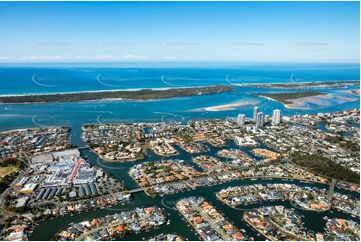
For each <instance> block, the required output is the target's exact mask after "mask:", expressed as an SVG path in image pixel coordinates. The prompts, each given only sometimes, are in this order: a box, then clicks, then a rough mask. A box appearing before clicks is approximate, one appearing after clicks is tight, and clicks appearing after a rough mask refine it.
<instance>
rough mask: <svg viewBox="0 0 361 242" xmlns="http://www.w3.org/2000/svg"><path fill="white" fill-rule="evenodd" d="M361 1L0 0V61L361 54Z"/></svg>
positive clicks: (300, 58)
mask: <svg viewBox="0 0 361 242" xmlns="http://www.w3.org/2000/svg"><path fill="white" fill-rule="evenodd" d="M359 19H360V13H359V3H358V2H222V3H217V2H132V3H128V2H107V3H104V2H78V3H74V2H62V3H61V2H50V3H46V2H36V3H25V2H12V3H10V2H0V30H1V31H2V34H1V38H0V62H52V61H57V62H67V61H239V62H312V63H315V62H335V63H345V62H357V63H358V62H359V58H360V57H359V52H360V38H359V36H360V22H359V21H360V20H359Z"/></svg>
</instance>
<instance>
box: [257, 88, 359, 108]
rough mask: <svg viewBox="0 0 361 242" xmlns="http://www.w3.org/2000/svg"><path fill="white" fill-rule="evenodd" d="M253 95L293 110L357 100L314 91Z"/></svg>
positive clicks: (336, 94)
mask: <svg viewBox="0 0 361 242" xmlns="http://www.w3.org/2000/svg"><path fill="white" fill-rule="evenodd" d="M255 95H256V96H259V97H264V98H266V99H269V100H272V101H276V102H280V103H282V104H283V105H284V106H285V107H286V108H295V109H310V105H315V106H323V107H327V106H332V105H339V104H343V103H346V102H353V101H356V100H357V98H355V97H349V96H345V95H342V94H341V93H324V92H316V91H313V92H301V91H300V92H281V93H264V94H255Z"/></svg>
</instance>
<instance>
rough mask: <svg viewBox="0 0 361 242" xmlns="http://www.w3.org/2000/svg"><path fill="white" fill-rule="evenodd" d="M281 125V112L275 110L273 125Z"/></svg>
mask: <svg viewBox="0 0 361 242" xmlns="http://www.w3.org/2000/svg"><path fill="white" fill-rule="evenodd" d="M280 123H281V110H279V109H275V110H273V115H272V124H273V125H278V124H280Z"/></svg>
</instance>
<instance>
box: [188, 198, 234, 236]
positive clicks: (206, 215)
mask: <svg viewBox="0 0 361 242" xmlns="http://www.w3.org/2000/svg"><path fill="white" fill-rule="evenodd" d="M192 207H193V209H195V210H197V211H198V212H199V213H200V214H201V215H202V217H203V218H204V219H205V220H206V221H207V222H208V223H209V225H210V226H211V227H212V229H214V230H215V231H216V232H217V233H218V234H219V235H220V236H221V237H222V240H223V241H230V240H232V239H231V238H230V237H229V236H228V235H227V234H226V233H225V232H224V231H223V230H222V229H221V228H220V227H219V226H217V225H216V224H214V222H213V220H212V219H211V218H210V217H209V216H208V214H206V213H205V212H203V211H202V210H201V209H200V208H199V207H198V206H195V205H194V204H193V205H192Z"/></svg>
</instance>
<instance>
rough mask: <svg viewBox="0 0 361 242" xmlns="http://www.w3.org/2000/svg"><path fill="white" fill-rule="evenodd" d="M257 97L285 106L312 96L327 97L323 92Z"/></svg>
mask: <svg viewBox="0 0 361 242" xmlns="http://www.w3.org/2000/svg"><path fill="white" fill-rule="evenodd" d="M255 95H256V96H260V97H264V98H267V99H271V100H273V101H277V102H280V103H283V104H291V103H293V101H292V100H295V99H301V98H306V97H312V96H319V95H325V93H322V92H280V93H264V94H255Z"/></svg>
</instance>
